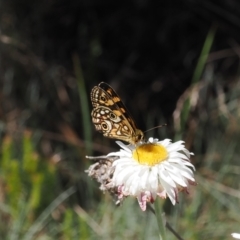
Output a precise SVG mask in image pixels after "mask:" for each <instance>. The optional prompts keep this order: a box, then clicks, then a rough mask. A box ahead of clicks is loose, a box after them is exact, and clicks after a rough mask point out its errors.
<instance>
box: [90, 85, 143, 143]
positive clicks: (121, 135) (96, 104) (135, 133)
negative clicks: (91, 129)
mask: <svg viewBox="0 0 240 240" xmlns="http://www.w3.org/2000/svg"><path fill="white" fill-rule="evenodd" d="M91 100H92V104H93V111H92V121H93V123H94V125H95V127H96V130H98V131H100V132H102V133H103V135H104V136H106V137H110V138H116V139H120V140H123V141H126V142H129V143H133V144H136V143H137V142H139V141H141V140H142V138H143V132H142V131H141V130H139V129H137V128H136V125H135V123H134V121H133V119H132V117H131V116H130V114H129V113H128V112H127V109H126V107H125V106H124V104H123V103H122V101H121V99H120V97H119V96H118V95H117V93H116V92H115V91H114V90H113V89H112V88H111V87H110V86H109V85H108V84H106V83H104V82H101V83H100V84H99V85H98V86H95V87H94V88H93V89H92V91H91Z"/></svg>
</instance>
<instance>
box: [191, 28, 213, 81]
mask: <svg viewBox="0 0 240 240" xmlns="http://www.w3.org/2000/svg"><path fill="white" fill-rule="evenodd" d="M215 32H216V26H213V27H211V29H210V30H209V32H208V35H207V37H206V40H205V42H204V44H203V48H202V51H201V54H200V57H199V59H198V63H197V66H196V68H195V71H194V73H193V77H192V84H195V83H197V82H198V81H199V80H200V77H201V75H202V73H203V69H204V67H205V65H206V62H207V58H208V55H209V52H210V49H211V47H212V43H213V40H214V36H215Z"/></svg>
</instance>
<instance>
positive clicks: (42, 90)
mask: <svg viewBox="0 0 240 240" xmlns="http://www.w3.org/2000/svg"><path fill="white" fill-rule="evenodd" d="M239 43H240V2H239V1H238V0H231V1H228V0H218V1H217V0H194V1H193V0H182V1H179V0H178V1H177V0H171V1H149V0H143V1H136V0H135V1H134V0H132V1H117V2H113V1H95V0H88V1H83V0H69V1H66V0H51V1H36V0H31V1H29V0H23V1H17V0H9V1H3V0H0V141H1V151H0V239H12V240H13V239H24V240H25V239H38V240H39V239H41V240H42V239H44V240H45V239H64V240H65V239H71V240H75V239H158V234H157V232H158V231H157V224H156V220H155V217H154V215H153V214H152V213H151V212H150V211H146V212H141V210H140V208H139V206H138V204H137V201H136V200H135V199H127V200H126V201H125V202H124V204H123V205H122V206H120V207H116V206H115V205H114V201H113V200H112V199H111V197H110V195H109V194H102V192H101V191H100V190H99V189H98V187H99V185H98V184H96V183H95V182H94V181H93V180H92V179H90V178H89V177H88V176H87V174H86V173H85V172H84V170H86V169H87V168H88V166H89V165H90V164H91V163H92V162H91V161H89V160H87V159H86V158H85V156H86V155H103V154H107V153H108V152H110V151H116V150H117V149H118V147H117V145H116V144H115V142H114V140H111V139H107V138H104V137H103V136H102V135H101V134H100V133H98V132H96V131H95V129H94V126H93V124H92V121H91V117H90V113H91V108H92V107H91V103H90V91H91V89H92V87H93V86H95V85H97V84H98V83H100V82H101V81H105V82H107V83H109V84H110V85H111V86H112V87H113V88H114V89H115V90H116V91H117V93H118V94H119V95H120V96H121V98H122V100H123V102H124V103H125V105H126V106H127V108H128V109H129V110H130V112H131V114H132V115H133V117H134V119H135V121H136V123H137V125H138V127H139V128H140V129H142V130H147V129H149V128H151V127H154V126H157V125H161V124H164V123H167V127H163V128H160V129H155V130H153V131H151V132H148V133H147V136H154V137H157V138H159V139H164V138H171V139H173V140H174V141H176V140H179V139H183V140H184V141H185V142H186V146H187V148H188V149H189V150H190V151H192V152H194V154H195V156H194V157H192V159H191V160H192V163H193V164H194V165H195V166H196V170H197V171H196V180H197V182H198V185H197V186H196V187H192V188H190V190H189V194H188V195H187V194H180V199H179V202H180V203H179V204H177V205H176V206H172V205H171V203H170V202H169V200H168V199H167V200H165V201H161V203H162V204H163V208H164V211H165V213H166V217H167V220H168V222H169V223H170V225H171V226H172V227H173V228H174V229H175V230H176V231H177V232H178V233H179V235H180V236H182V238H183V239H191V240H192V239H193V240H195V239H196V240H198V239H224V240H225V239H232V238H231V237H230V234H231V233H232V232H237V231H238V232H240V191H239V187H240V181H239V180H240V164H239V163H240V160H239V156H240V147H239V146H240V135H239V133H240V127H239V126H240V107H239V106H240V81H239V80H240V78H239V70H240V69H239V57H240V46H239ZM168 239H170V240H171V239H176V238H175V237H174V236H173V234H172V233H170V232H168Z"/></svg>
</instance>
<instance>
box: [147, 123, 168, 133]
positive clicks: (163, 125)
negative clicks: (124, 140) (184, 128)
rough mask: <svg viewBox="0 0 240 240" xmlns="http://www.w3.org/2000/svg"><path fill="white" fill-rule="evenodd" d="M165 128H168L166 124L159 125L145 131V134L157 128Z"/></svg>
mask: <svg viewBox="0 0 240 240" xmlns="http://www.w3.org/2000/svg"><path fill="white" fill-rule="evenodd" d="M165 126H167V124H166V123H165V124H162V125H159V126H156V127H153V128H150V129H148V130H146V131H144V133H145V132H149V131H151V130H153V129H155V128H160V127H165Z"/></svg>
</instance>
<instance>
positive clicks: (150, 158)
mask: <svg viewBox="0 0 240 240" xmlns="http://www.w3.org/2000/svg"><path fill="white" fill-rule="evenodd" d="M167 156H168V152H167V150H166V148H165V147H163V146H161V145H159V144H143V145H141V146H139V147H137V148H136V149H135V150H134V151H133V158H134V159H135V160H136V161H138V162H139V163H140V164H144V165H148V166H154V165H156V164H158V163H160V162H162V161H164V160H166V158H167Z"/></svg>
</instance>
